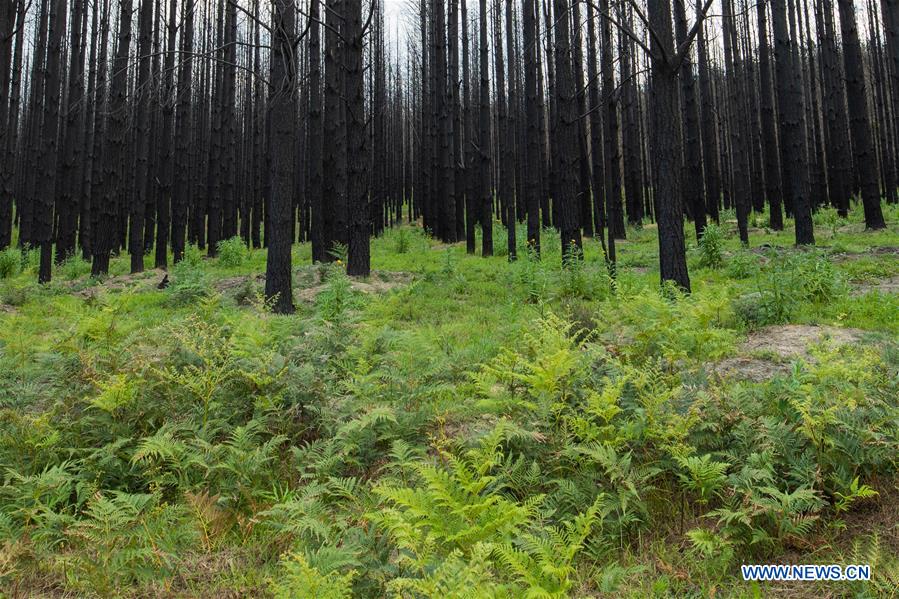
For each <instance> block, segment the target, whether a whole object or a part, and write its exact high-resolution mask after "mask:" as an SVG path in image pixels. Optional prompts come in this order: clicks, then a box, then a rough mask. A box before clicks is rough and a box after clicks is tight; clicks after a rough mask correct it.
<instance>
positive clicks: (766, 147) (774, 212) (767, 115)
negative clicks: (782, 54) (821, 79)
mask: <svg viewBox="0 0 899 599" xmlns="http://www.w3.org/2000/svg"><path fill="white" fill-rule="evenodd" d="M766 7H767V4H766V3H765V2H759V3H758V4H756V12H757V14H758V31H759V109H760V112H761V115H760V116H761V120H762V156H763V157H764V174H765V195H766V196H767V200H768V206H769V210H770V219H769V224H770V226H771V228H772V229H773V230H775V231H782V230H783V228H784V223H783V209H782V208H781V198H780V196H781V193H782V192H781V183H780V162H779V160H778V158H779V154H778V151H777V129H776V125H775V119H774V116H775V115H774V95H773V93H774V92H773V87H772V80H771V58H770V56H769V48H768V12H767V10H766Z"/></svg>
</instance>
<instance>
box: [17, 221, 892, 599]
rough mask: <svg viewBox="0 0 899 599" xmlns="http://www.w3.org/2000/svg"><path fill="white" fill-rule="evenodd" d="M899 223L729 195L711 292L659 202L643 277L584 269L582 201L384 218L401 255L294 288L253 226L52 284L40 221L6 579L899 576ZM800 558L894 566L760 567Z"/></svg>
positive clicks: (95, 592) (596, 256) (306, 582)
mask: <svg viewBox="0 0 899 599" xmlns="http://www.w3.org/2000/svg"><path fill="white" fill-rule="evenodd" d="M858 212H860V211H853V212H852V213H851V214H853V215H855V214H856V213H858ZM758 220H759V222H764V216H760V217H758ZM887 220H888V229H887V230H886V231H879V232H876V233H866V232H863V231H862V230H861V227H860V226H859V223H857V222H854V221H853V222H846V221H842V220H839V221H837V220H833V219H828V218H825V217H824V216H819V217H816V224H817V225H818V227H819V228H820V231H819V235H820V239H822V240H825V239H826V241H824V242H823V244H822V247H820V248H819V249H816V250H811V249H809V250H805V249H796V248H794V247H793V246H792V232H791V231H792V229H791V227H787V229H788V232H780V233H772V232H760V233H754V234H753V236H752V241H753V244H754V245H756V247H752V248H742V247H740V244H739V241H738V239H737V238H736V232H735V230H732V229H735V227H732V226H731V225H730V224H729V223H727V222H726V220H723V221H722V225H720V227H710V228H709V229H707V230H706V237H705V240H704V242H703V243H702V244H699V245H697V244H695V243H694V244H693V247H692V249H691V250H690V252H691V253H690V258H689V260H690V266H691V277H692V280H693V283H694V284H693V290H694V292H693V293H692V294H691V295H689V296H685V295H683V294H680V293H679V292H677V291H676V290H672V289H664V290H660V289H659V284H658V270H657V264H656V255H657V245H656V244H657V240H656V238H655V234H654V228H653V227H652V226H644V227H643V228H642V229H639V230H637V229H632V230H628V240H627V241H626V242H621V243H619V248H618V254H619V264H618V269H617V277H616V279H614V280H613V279H611V278H610V277H609V276H608V270H607V268H606V265H605V263H604V261H603V259H602V257H601V250H600V248H599V244H598V243H597V242H595V241H588V242H587V243H586V244H585V254H586V259H585V260H584V261H583V262H580V261H577V260H575V261H573V262H572V263H571V264H569V266H568V268H562V267H561V263H562V260H561V256H559V252H560V249H559V248H560V247H561V243H560V242H559V239H558V235H557V234H556V233H555V232H554V231H544V233H543V248H544V254H543V256H542V259H537V258H536V256H535V255H534V254H533V252H530V253H529V252H527V251H525V250H524V248H522V250H521V251H520V252H519V257H520V259H519V260H518V261H517V262H514V263H509V262H508V261H507V258H506V257H503V256H497V257H493V258H489V259H484V258H481V257H479V256H470V255H466V254H465V248H464V244H459V245H453V246H450V247H446V246H437V245H436V243H435V242H433V241H430V240H428V239H427V238H426V237H425V236H424V235H423V234H422V232H421V230H420V229H419V228H417V227H414V226H406V227H403V228H401V229H399V230H394V231H390V232H388V233H386V234H385V235H384V237H383V238H380V239H377V240H375V241H374V243H373V246H372V252H373V255H372V264H373V265H374V266H375V267H376V268H377V269H378V270H375V271H373V272H372V276H371V278H370V279H369V280H367V281H363V282H358V281H353V280H351V279H350V278H348V277H347V276H346V275H345V273H344V271H343V269H342V268H341V265H339V264H332V265H328V266H319V265H316V266H304V267H301V268H299V269H298V270H297V273H296V278H295V279H296V282H295V288H296V292H297V297H298V299H297V302H296V304H297V308H298V309H297V313H296V314H295V315H291V316H278V315H274V314H272V312H271V309H270V306H269V305H268V304H267V303H266V302H265V301H264V298H263V296H262V293H261V289H262V281H261V280H260V279H259V278H258V277H257V275H258V274H259V273H260V272H263V271H264V264H265V253H264V251H253V252H248V251H246V250H245V248H244V247H243V245H242V244H241V243H240V242H239V241H237V242H235V241H234V240H228V241H225V242H222V243H221V244H220V246H219V252H218V258H217V259H215V260H205V259H203V258H202V257H201V255H200V253H199V252H198V250H196V248H191V249H189V250H188V251H187V253H186V256H185V259H184V260H183V261H182V262H180V263H179V264H178V265H177V266H175V267H174V268H173V269H172V270H171V272H170V275H169V276H170V283H169V285H168V287H166V288H165V289H158V288H157V284H158V283H159V282H160V279H161V278H162V274H161V273H159V272H158V271H149V272H148V273H146V274H145V275H144V276H142V277H137V278H134V277H130V276H127V275H125V274H124V273H125V272H127V269H128V264H127V258H117V259H115V260H114V261H113V263H112V265H111V269H110V275H111V276H110V278H108V279H107V280H105V281H92V280H90V279H88V278H86V274H85V268H86V266H85V265H84V264H83V263H81V262H80V261H78V260H77V259H73V260H72V261H71V265H70V264H69V263H68V262H67V263H66V266H65V267H64V270H65V272H67V273H70V274H71V276H62V277H57V278H56V279H54V282H53V283H51V284H49V285H46V286H37V285H35V284H33V283H32V280H33V279H34V277H33V275H32V272H33V270H34V269H35V268H36V267H37V266H36V263H35V262H34V260H32V259H31V257H30V256H26V257H25V258H24V259H23V257H22V255H21V253H19V252H17V251H11V250H7V251H6V252H4V253H3V254H2V255H0V276H2V277H3V280H2V281H0V470H2V472H3V478H2V485H0V589H2V590H3V591H5V592H7V593H8V594H10V595H11V596H22V594H23V593H24V595H25V596H45V595H52V596H57V595H62V594H65V593H67V594H68V595H67V596H78V597H84V596H134V597H145V596H166V597H169V596H171V597H197V596H208V597H211V596H229V595H230V596H269V597H277V598H282V597H297V598H299V597H322V598H331V597H333V598H343V597H383V596H389V597H394V596H397V597H441V598H442V597H466V598H468V597H569V596H571V597H580V596H599V595H603V594H609V595H613V596H632V597H647V596H657V597H668V596H692V597H706V596H726V597H757V596H767V595H772V594H777V595H779V596H783V595H790V594H795V595H797V596H811V595H813V594H818V595H820V594H821V593H822V592H824V593H829V594H831V595H833V594H838V595H851V596H863V597H873V596H889V595H890V593H894V592H895V589H896V588H897V585H899V545H897V542H896V528H895V527H896V521H897V519H899V518H897V515H899V513H897V511H896V510H897V508H896V504H897V501H896V500H897V497H899V486H897V485H899V476H897V466H899V424H897V423H899V400H897V398H899V376H897V372H899V295H897V293H895V286H894V287H892V288H890V287H889V286H885V285H884V284H883V283H884V282H890V281H895V280H896V277H897V276H899V254H897V252H899V249H897V248H896V247H895V246H896V239H897V238H899V237H897V226H899V211H897V210H896V209H895V208H893V209H892V210H889V209H888V210H887ZM496 233H497V237H502V236H503V235H504V233H503V232H502V230H500V229H499V228H498V229H497V232H496ZM518 238H519V239H526V235H525V234H524V231H521V232H520V233H519V235H518ZM688 238H689V237H688ZM495 243H496V247H497V249H499V248H503V247H504V245H505V240H504V239H496V240H495ZM762 244H764V246H765V247H761V248H759V247H757V246H758V245H762ZM238 246H239V247H238ZM149 260H150V258H148V261H149ZM294 260H295V264H308V263H309V261H310V249H309V247H308V245H301V246H297V247H295V248H294ZM787 323H789V324H791V325H803V326H802V327H783V326H779V325H783V324H787ZM799 330H801V331H802V332H804V333H808V335H807V336H806V337H803V338H802V343H800V344H799V346H798V349H797V348H796V347H795V345H796V343H795V338H791V339H787V338H786V337H785V335H786V334H787V333H789V334H791V335H795V334H797V331H799ZM812 333H814V335H812ZM747 339H748V340H749V342H747ZM787 341H791V343H792V345H791V344H788V343H787ZM735 365H736V366H735ZM749 368H762V369H763V370H762V372H763V374H764V376H757V373H756V372H754V371H752V370H749ZM767 562H771V563H827V564H830V563H838V564H850V563H869V564H871V566H872V570H873V576H874V580H873V581H871V582H869V583H820V584H816V583H803V584H801V585H800V584H797V585H795V586H791V585H787V584H784V583H779V584H778V586H776V587H775V586H773V585H771V586H769V585H767V583H758V584H755V583H752V584H750V583H744V582H743V581H742V580H741V579H740V576H739V565H740V564H741V563H767Z"/></svg>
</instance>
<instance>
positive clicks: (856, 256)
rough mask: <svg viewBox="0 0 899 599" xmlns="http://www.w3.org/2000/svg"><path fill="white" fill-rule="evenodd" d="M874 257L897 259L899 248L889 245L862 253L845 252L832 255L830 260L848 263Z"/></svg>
mask: <svg viewBox="0 0 899 599" xmlns="http://www.w3.org/2000/svg"><path fill="white" fill-rule="evenodd" d="M874 256H896V257H899V247H893V246H889V245H883V246H876V247H872V248H870V249H868V250H866V251H864V252H845V253H841V254H833V255H832V256H831V258H832V259H833V260H836V261H838V262H849V261H852V260H861V259H862V258H871V257H874Z"/></svg>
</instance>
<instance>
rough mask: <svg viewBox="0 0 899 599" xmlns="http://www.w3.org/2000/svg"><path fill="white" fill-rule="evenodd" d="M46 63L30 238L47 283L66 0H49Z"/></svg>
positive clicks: (51, 232)
mask: <svg viewBox="0 0 899 599" xmlns="http://www.w3.org/2000/svg"><path fill="white" fill-rule="evenodd" d="M49 2H50V5H49V10H50V14H49V19H50V21H49V33H48V36H47V44H48V49H47V64H46V67H45V69H44V98H43V112H44V115H43V126H42V128H41V145H42V146H43V147H42V150H43V152H42V157H41V175H40V180H39V182H38V186H37V197H36V202H35V214H34V231H33V239H34V241H35V243H37V244H39V245H40V248H41V261H40V268H39V270H38V279H37V280H38V282H39V283H49V282H50V274H51V273H50V271H51V268H52V263H53V253H52V250H53V198H54V197H55V194H56V161H57V152H58V146H57V136H58V132H59V105H60V101H61V99H60V94H61V86H62V80H61V77H60V66H61V63H62V57H63V51H62V40H63V37H64V36H63V34H64V33H65V29H66V17H67V14H66V0H49Z"/></svg>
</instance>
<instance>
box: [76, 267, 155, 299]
mask: <svg viewBox="0 0 899 599" xmlns="http://www.w3.org/2000/svg"><path fill="white" fill-rule="evenodd" d="M165 276H166V271H165V270H163V269H161V268H154V269H151V270H145V271H144V272H139V273H135V274H127V275H117V276H114V277H109V278H107V279H103V280H102V281H100V282H99V283H97V284H96V285H92V286H90V287H84V288H83V289H76V290H75V291H74V292H73V295H75V296H77V297H83V298H90V297H94V296H96V295H97V293H98V292H100V291H124V290H125V289H130V288H134V289H135V290H137V291H146V290H148V289H154V288H156V286H157V285H159V283H160V282H161V281H162V279H163V278H164V277H165ZM83 282H84V281H83V280H75V281H66V282H65V283H63V285H64V286H65V287H68V288H69V289H75V288H76V287H77V286H78V285H79V283H83Z"/></svg>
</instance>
